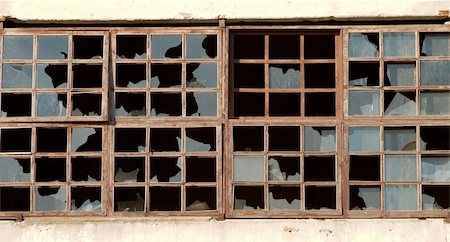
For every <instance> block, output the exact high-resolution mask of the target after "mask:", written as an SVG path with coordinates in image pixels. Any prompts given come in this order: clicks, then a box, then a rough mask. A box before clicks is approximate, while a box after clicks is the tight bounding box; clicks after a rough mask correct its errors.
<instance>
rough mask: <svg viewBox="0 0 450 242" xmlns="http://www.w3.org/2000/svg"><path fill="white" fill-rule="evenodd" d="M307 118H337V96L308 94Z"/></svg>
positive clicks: (306, 101)
mask: <svg viewBox="0 0 450 242" xmlns="http://www.w3.org/2000/svg"><path fill="white" fill-rule="evenodd" d="M305 106H306V107H305V116H335V115H336V110H335V94H334V92H333V93H331V92H330V93H306V94H305Z"/></svg>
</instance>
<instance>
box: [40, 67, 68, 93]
mask: <svg viewBox="0 0 450 242" xmlns="http://www.w3.org/2000/svg"><path fill="white" fill-rule="evenodd" d="M44 71H45V74H47V75H48V76H49V77H50V78H51V79H52V86H53V87H54V88H57V87H58V86H59V85H61V84H63V83H67V65H53V64H48V65H47V66H46V67H45V70H44Z"/></svg>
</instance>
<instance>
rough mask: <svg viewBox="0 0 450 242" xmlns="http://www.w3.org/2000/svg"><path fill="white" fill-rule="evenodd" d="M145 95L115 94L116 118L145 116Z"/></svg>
mask: <svg viewBox="0 0 450 242" xmlns="http://www.w3.org/2000/svg"><path fill="white" fill-rule="evenodd" d="M145 106H146V94H145V92H144V93H129V92H116V108H115V112H116V116H145V115H146V110H145Z"/></svg>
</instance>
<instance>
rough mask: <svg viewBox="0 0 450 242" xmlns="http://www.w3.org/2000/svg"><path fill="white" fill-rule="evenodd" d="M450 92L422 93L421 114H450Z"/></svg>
mask: <svg viewBox="0 0 450 242" xmlns="http://www.w3.org/2000/svg"><path fill="white" fill-rule="evenodd" d="M449 103H450V92H445V91H444V92H436V91H421V92H420V114H430V115H434V114H436V115H439V114H440V115H445V114H447V115H448V114H450V106H449V105H448V104H449Z"/></svg>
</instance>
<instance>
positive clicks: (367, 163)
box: [350, 155, 380, 181]
mask: <svg viewBox="0 0 450 242" xmlns="http://www.w3.org/2000/svg"><path fill="white" fill-rule="evenodd" d="M350 180H351V181H380V157H379V156H358V155H351V156H350Z"/></svg>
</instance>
